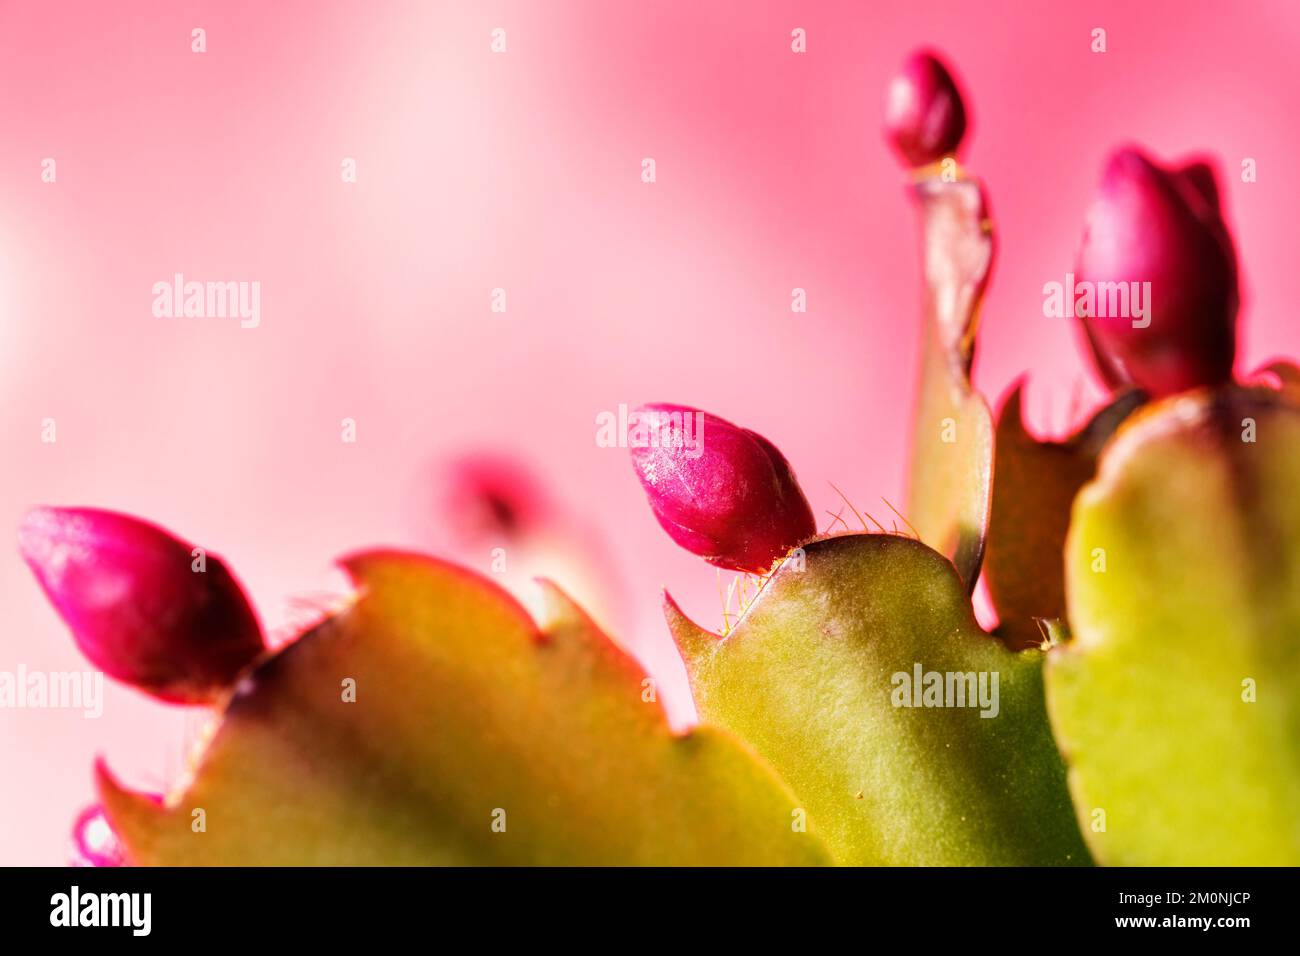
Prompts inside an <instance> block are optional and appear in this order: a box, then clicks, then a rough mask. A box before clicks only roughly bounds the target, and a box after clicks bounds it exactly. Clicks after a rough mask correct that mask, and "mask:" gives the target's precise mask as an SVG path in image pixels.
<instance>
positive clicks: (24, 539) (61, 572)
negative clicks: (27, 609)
mask: <svg viewBox="0 0 1300 956" xmlns="http://www.w3.org/2000/svg"><path fill="white" fill-rule="evenodd" d="M19 548H20V550H21V551H22V555H23V558H24V559H25V560H26V561H27V563H28V565H30V566H31V569H32V571H33V572H35V574H36V578H37V580H38V581H40V583H41V587H42V588H44V589H45V594H46V596H47V597H49V599H50V602H51V603H52V604H53V605H54V607H55V609H56V610H57V611H58V612H59V614H60V615H61V616H62V617H63V620H64V621H65V622H67V624H68V627H70V628H71V629H72V635H73V637H74V638H75V639H76V641H77V645H78V646H79V647H80V648H81V650H82V652H83V653H84V654H85V655H86V657H88V658H89V659H90V661H91V662H92V663H93V664H94V665H95V666H96V667H98V668H100V669H101V670H103V671H104V673H106V674H108V675H109V676H111V677H114V678H116V679H118V680H120V681H123V682H124V683H127V684H131V685H133V686H135V687H138V688H140V689H141V690H144V691H147V692H149V693H150V694H153V695H154V696H155V697H159V698H162V699H163V700H167V701H171V702H174V703H186V704H197V703H207V702H210V701H212V700H214V699H216V698H218V697H220V696H221V695H222V694H223V693H224V692H225V691H227V690H228V689H229V688H230V687H231V686H232V685H233V684H234V682H235V680H236V678H237V677H238V675H239V674H240V672H241V671H242V670H243V669H244V668H245V667H247V666H248V665H249V664H250V663H252V662H253V661H254V660H255V659H256V658H257V657H258V656H259V655H260V654H261V653H262V651H263V643H262V634H261V629H260V628H259V627H258V623H257V618H256V616H255V615H254V613H253V609H252V608H251V607H250V606H249V603H248V600H247V598H245V596H244V592H243V590H242V589H241V588H240V586H239V584H238V582H236V581H235V579H234V578H233V577H232V576H231V574H230V572H229V571H227V570H226V566H225V565H224V564H223V563H222V562H221V560H220V559H219V558H217V557H216V556H215V555H211V554H204V553H203V552H202V551H200V550H199V549H195V548H193V547H192V546H191V545H189V544H187V543H185V542H184V541H181V540H179V539H177V538H175V537H173V536H172V535H170V534H168V533H167V532H166V531H163V530H162V529H161V528H158V527H156V526H154V525H152V524H148V523H147V522H144V521H140V520H139V519H137V518H132V517H129V516H127V515H124V514H118V513H115V512H111V511H100V510H96V509H93V508H36V509H34V510H32V511H31V512H30V513H29V514H28V515H27V518H26V520H24V522H23V524H22V527H21V529H20V531H19Z"/></svg>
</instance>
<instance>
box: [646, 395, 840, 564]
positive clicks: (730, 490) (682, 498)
mask: <svg viewBox="0 0 1300 956" xmlns="http://www.w3.org/2000/svg"><path fill="white" fill-rule="evenodd" d="M634 414H635V416H636V418H635V423H634V424H633V429H632V433H631V434H630V435H629V438H628V445H629V447H630V448H631V450H632V465H633V467H635V468H636V472H637V476H638V477H639V478H640V479H641V485H642V487H643V488H645V492H646V497H648V498H649V499H650V507H651V509H653V511H654V514H655V517H656V518H658V519H659V524H661V525H662V526H663V529H664V530H665V531H667V532H668V534H669V536H670V537H671V538H672V539H673V540H674V541H676V542H677V543H678V544H680V545H681V546H682V547H683V548H685V549H686V550H687V551H691V552H693V553H695V554H698V555H699V556H700V557H702V558H704V560H706V561H708V562H709V563H710V564H715V565H717V566H718V567H721V568H728V569H730V570H733V571H752V572H754V573H762V572H764V571H766V570H767V569H768V568H769V567H770V566H771V565H772V562H773V561H775V560H776V559H777V558H780V557H783V556H784V555H785V554H786V552H788V551H789V550H790V549H791V548H793V547H795V546H796V545H798V544H800V543H801V542H803V541H805V540H807V539H808V538H811V537H812V536H813V535H814V534H816V531H817V529H816V526H815V525H814V522H813V514H812V509H811V508H810V507H809V505H808V499H807V498H805V497H804V494H803V492H802V491H801V490H800V489H799V484H798V482H797V481H796V480H795V477H794V472H793V471H791V470H790V463H789V462H787V461H786V460H785V457H784V456H783V455H782V454H781V453H780V452H779V451H777V449H776V447H775V446H774V445H773V444H772V443H771V442H769V441H768V440H767V439H766V438H764V437H763V436H762V435H756V434H755V433H754V432H751V431H749V430H748V429H745V428H739V427H737V426H736V425H733V424H731V422H728V421H725V420H724V419H721V418H718V417H717V416H716V415H710V414H708V413H707V412H701V411H699V410H697V409H694V408H687V407H686V406H683V405H661V404H656V405H644V406H642V407H641V408H639V409H637V410H636V412H635V413H634Z"/></svg>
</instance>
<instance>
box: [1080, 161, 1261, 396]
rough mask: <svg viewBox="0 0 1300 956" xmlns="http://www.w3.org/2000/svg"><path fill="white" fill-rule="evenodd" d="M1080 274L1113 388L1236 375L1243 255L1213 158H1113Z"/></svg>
mask: <svg viewBox="0 0 1300 956" xmlns="http://www.w3.org/2000/svg"><path fill="white" fill-rule="evenodd" d="M1075 273H1076V275H1075V285H1076V290H1077V291H1076V301H1075V303H1074V309H1073V311H1074V314H1075V315H1076V316H1079V318H1080V320H1081V322H1082V324H1083V328H1084V331H1085V333H1086V335H1087V338H1088V342H1089V344H1090V346H1091V347H1092V350H1093V355H1094V358H1095V359H1096V363H1097V367H1098V370H1099V371H1100V373H1101V375H1102V378H1103V379H1104V380H1105V381H1106V382H1107V384H1109V385H1112V386H1117V385H1135V386H1137V387H1138V388H1141V389H1143V390H1144V391H1146V392H1149V393H1151V394H1152V395H1155V396H1162V395H1169V394H1172V393H1174V392H1180V391H1184V390H1186V389H1190V388H1195V387H1197V386H1201V385H1217V384H1220V383H1222V382H1225V381H1227V380H1228V379H1230V378H1231V377H1232V366H1233V359H1234V356H1235V352H1236V321H1237V306H1238V289H1237V261H1236V255H1235V254H1234V252H1233V247H1232V240H1231V238H1230V237H1229V236H1228V231H1227V229H1226V227H1225V226H1224V223H1223V217H1222V214H1221V212H1220V209H1219V196H1218V189H1217V188H1216V186H1215V182H1214V174H1213V172H1212V171H1211V169H1210V167H1209V166H1207V165H1206V164H1204V163H1199V162H1198V163H1193V164H1191V165H1189V166H1185V167H1183V168H1182V169H1164V168H1162V167H1160V166H1157V165H1156V164H1155V163H1154V162H1152V161H1151V160H1150V159H1148V158H1147V157H1146V156H1144V155H1143V154H1142V153H1141V152H1139V151H1138V150H1136V149H1133V148H1124V149H1120V150H1118V151H1116V152H1115V153H1114V154H1112V156H1111V158H1110V161H1109V163H1108V164H1107V166H1106V171H1105V173H1104V175H1103V176H1102V182H1101V189H1100V190H1099V192H1098V195H1097V198H1096V200H1095V201H1094V203H1093V205H1092V208H1091V209H1090V210H1089V212H1088V218H1087V224H1086V227H1085V229H1084V234H1083V240H1082V242H1081V244H1080V247H1079V256H1078V262H1077V264H1076V266H1075Z"/></svg>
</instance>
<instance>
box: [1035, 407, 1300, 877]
mask: <svg viewBox="0 0 1300 956" xmlns="http://www.w3.org/2000/svg"><path fill="white" fill-rule="evenodd" d="M1252 439H1253V440H1252ZM1297 489H1300V409H1298V408H1296V407H1295V406H1294V405H1292V404H1289V403H1288V400H1287V399H1286V397H1285V393H1284V392H1274V391H1270V390H1265V389H1259V390H1253V391H1248V390H1245V389H1241V388H1236V387H1234V388H1231V389H1228V390H1224V391H1220V392H1217V393H1216V392H1197V393H1191V394H1188V395H1184V396H1179V397H1175V398H1171V399H1168V400H1166V401H1163V402H1161V403H1160V404H1158V405H1156V406H1153V407H1151V408H1149V409H1148V410H1145V411H1143V412H1140V413H1139V414H1138V415H1136V416H1134V418H1133V419H1132V420H1131V421H1130V422H1129V423H1128V424H1126V425H1125V426H1124V427H1123V428H1121V429H1120V431H1119V433H1118V434H1117V435H1116V436H1115V438H1114V439H1113V441H1112V442H1111V444H1110V445H1109V447H1108V448H1107V450H1106V451H1105V453H1104V454H1103V455H1102V458H1101V462H1100V465H1099V470H1098V475H1097V478H1096V479H1095V480H1094V481H1093V482H1092V483H1091V484H1089V485H1088V486H1087V487H1085V488H1084V489H1083V491H1082V492H1080V494H1079V496H1078V498H1077V499H1076V500H1075V505H1074V517H1073V520H1072V523H1071V527H1070V534H1069V538H1068V541H1067V545H1066V574H1067V587H1066V591H1067V595H1068V603H1069V621H1070V630H1071V632H1072V634H1073V638H1072V640H1071V641H1070V642H1068V643H1066V644H1064V645H1062V646H1060V647H1057V648H1053V650H1052V651H1051V652H1050V653H1049V662H1048V668H1047V689H1048V701H1049V709H1050V713H1051V717H1052V724H1053V729H1054V730H1055V732H1056V737H1057V740H1058V741H1059V742H1060V744H1061V747H1062V752H1063V753H1064V754H1065V756H1066V759H1067V761H1068V763H1069V765H1070V789H1071V792H1072V794H1073V796H1074V801H1075V805H1076V806H1077V807H1078V811H1079V817H1080V823H1081V826H1082V827H1083V829H1084V833H1085V836H1086V837H1087V839H1088V841H1089V844H1090V846H1091V847H1092V850H1093V853H1094V855H1095V856H1096V858H1097V859H1098V860H1099V861H1100V862H1104V863H1108V864H1117V865H1153V866H1161V865H1198V866H1199V865H1208V866H1222V865H1238V864H1254V865H1269V864H1277V865H1283V864H1285V865H1292V866H1294V865H1297V864H1300V494H1297Z"/></svg>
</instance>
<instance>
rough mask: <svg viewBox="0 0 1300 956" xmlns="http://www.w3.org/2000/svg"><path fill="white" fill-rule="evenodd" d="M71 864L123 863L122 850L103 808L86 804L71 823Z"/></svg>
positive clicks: (113, 864)
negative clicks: (73, 822) (75, 820)
mask: <svg viewBox="0 0 1300 956" xmlns="http://www.w3.org/2000/svg"><path fill="white" fill-rule="evenodd" d="M70 862H71V865H72V866H125V865H126V854H125V853H124V852H123V850H122V843H121V841H120V840H119V839H118V836H117V833H116V832H114V830H113V827H112V825H111V824H110V823H109V822H108V817H106V816H104V808H103V807H102V806H100V805H99V804H95V805H94V806H91V807H87V808H86V809H85V810H83V811H82V812H81V815H80V816H78V817H77V822H76V823H75V824H73V826H72V860H71V861H70Z"/></svg>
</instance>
